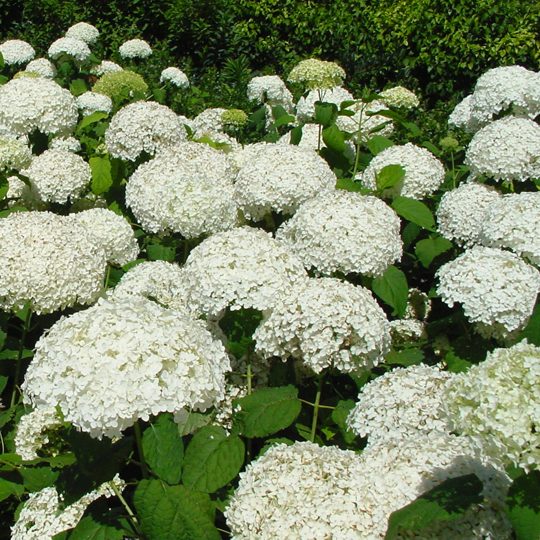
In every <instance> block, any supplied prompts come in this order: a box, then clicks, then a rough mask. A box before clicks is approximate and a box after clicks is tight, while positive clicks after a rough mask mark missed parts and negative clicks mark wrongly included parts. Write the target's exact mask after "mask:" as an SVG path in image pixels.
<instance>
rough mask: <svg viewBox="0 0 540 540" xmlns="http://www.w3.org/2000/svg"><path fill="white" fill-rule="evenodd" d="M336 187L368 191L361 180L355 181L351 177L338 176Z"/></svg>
mask: <svg viewBox="0 0 540 540" xmlns="http://www.w3.org/2000/svg"><path fill="white" fill-rule="evenodd" d="M336 189H343V190H345V191H360V192H362V191H366V189H365V188H364V187H363V186H362V184H361V183H360V182H355V181H354V180H351V179H350V178H338V180H337V182H336Z"/></svg>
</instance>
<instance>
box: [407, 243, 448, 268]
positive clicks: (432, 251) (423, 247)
mask: <svg viewBox="0 0 540 540" xmlns="http://www.w3.org/2000/svg"><path fill="white" fill-rule="evenodd" d="M453 247H454V245H453V244H452V242H450V241H449V240H447V239H446V238H443V237H442V236H431V237H430V238H425V239H424V240H420V241H419V242H418V243H417V244H416V247H415V248H414V251H415V253H416V256H417V257H418V260H419V261H420V262H421V263H422V266H423V267H424V268H429V265H430V264H431V263H432V262H433V259H435V257H437V256H439V255H440V254H441V253H445V252H446V251H448V250H449V249H452V248H453Z"/></svg>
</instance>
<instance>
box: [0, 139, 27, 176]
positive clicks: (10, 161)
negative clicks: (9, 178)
mask: <svg viewBox="0 0 540 540" xmlns="http://www.w3.org/2000/svg"><path fill="white" fill-rule="evenodd" d="M31 160H32V152H31V150H30V148H29V147H28V145H27V144H25V143H24V142H23V141H22V140H20V139H11V138H5V137H0V171H9V170H10V169H16V170H19V169H22V168H23V167H25V166H27V165H28V164H29V163H30V161H31Z"/></svg>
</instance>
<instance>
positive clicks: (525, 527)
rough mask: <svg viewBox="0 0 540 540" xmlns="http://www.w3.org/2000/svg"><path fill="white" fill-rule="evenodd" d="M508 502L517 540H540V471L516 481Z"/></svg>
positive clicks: (509, 514)
mask: <svg viewBox="0 0 540 540" xmlns="http://www.w3.org/2000/svg"><path fill="white" fill-rule="evenodd" d="M506 502H507V504H508V517H509V518H510V521H511V523H512V525H513V526H514V531H515V533H516V538H517V540H530V539H532V538H540V471H532V472H530V473H529V474H525V475H523V476H521V477H519V478H517V479H516V480H514V482H513V483H512V485H511V486H510V489H509V490H508V496H507V498H506Z"/></svg>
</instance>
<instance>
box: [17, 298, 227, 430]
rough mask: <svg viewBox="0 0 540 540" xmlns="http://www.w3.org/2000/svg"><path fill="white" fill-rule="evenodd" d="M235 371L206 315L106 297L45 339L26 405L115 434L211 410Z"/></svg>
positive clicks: (26, 388) (27, 383)
mask: <svg viewBox="0 0 540 540" xmlns="http://www.w3.org/2000/svg"><path fill="white" fill-rule="evenodd" d="M66 351H70V354H69V355H66ZM229 369H230V365H229V359H228V356H227V353H226V352H225V349H224V347H223V345H222V344H221V342H219V341H217V340H215V339H213V338H212V336H211V335H210V333H209V332H208V331H207V330H206V328H205V326H204V323H203V322H202V321H197V320H194V319H192V318H190V317H189V315H187V313H184V312H182V311H177V310H170V309H166V308H163V307H161V306H159V305H158V304H157V303H155V302H152V301H150V300H147V299H145V298H142V297H140V296H131V297H125V298H119V299H117V300H115V301H112V302H111V301H109V300H106V299H103V298H102V299H100V300H99V301H98V303H97V304H96V305H94V306H92V307H91V308H88V309H86V310H84V311H79V312H78V313H75V314H73V315H70V316H69V317H66V318H63V319H60V320H59V321H58V322H57V323H55V324H54V325H53V326H52V327H51V329H50V330H49V332H48V333H47V334H46V335H44V336H42V337H41V338H40V340H39V341H38V342H37V344H36V353H35V356H34V358H33V360H32V362H31V364H30V366H29V368H28V371H27V372H26V376H25V380H24V383H23V385H22V390H23V396H24V401H25V402H26V403H32V405H34V406H56V405H57V406H59V407H60V410H61V411H62V413H63V415H64V418H65V419H66V421H69V422H72V423H73V425H74V426H76V427H77V428H78V429H80V430H82V431H85V432H87V433H89V434H90V436H92V437H97V438H101V437H102V436H104V435H105V436H107V437H111V438H112V437H119V436H121V432H122V431H123V430H124V429H126V428H128V427H130V426H132V425H133V424H134V423H135V422H136V421H137V420H138V419H142V420H145V421H146V420H148V418H149V417H150V416H152V415H157V414H159V413H160V412H164V411H167V412H174V411H177V410H179V409H181V408H188V409H192V410H195V411H204V410H206V409H207V408H209V407H211V406H212V404H213V403H214V402H215V401H217V400H220V399H223V396H224V388H225V372H227V371H228V370H229Z"/></svg>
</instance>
